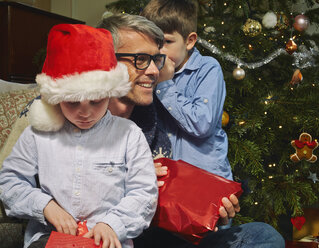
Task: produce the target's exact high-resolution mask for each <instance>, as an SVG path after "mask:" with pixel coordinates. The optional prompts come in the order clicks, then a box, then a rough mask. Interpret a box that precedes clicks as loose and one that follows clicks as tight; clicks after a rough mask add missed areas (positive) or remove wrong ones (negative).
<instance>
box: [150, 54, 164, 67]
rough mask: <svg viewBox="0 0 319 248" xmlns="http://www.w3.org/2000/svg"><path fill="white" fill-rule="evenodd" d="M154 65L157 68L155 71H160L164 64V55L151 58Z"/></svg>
mask: <svg viewBox="0 0 319 248" xmlns="http://www.w3.org/2000/svg"><path fill="white" fill-rule="evenodd" d="M153 60H154V63H155V65H156V67H157V69H159V70H160V69H162V68H163V66H164V63H165V55H164V54H156V55H155V56H154V57H153Z"/></svg>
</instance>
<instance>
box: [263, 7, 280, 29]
mask: <svg viewBox="0 0 319 248" xmlns="http://www.w3.org/2000/svg"><path fill="white" fill-rule="evenodd" d="M262 24H263V25H264V27H265V28H274V27H275V26H276V24H277V15H276V14H275V13H274V12H273V11H268V12H267V13H266V14H265V15H264V17H263V20H262Z"/></svg>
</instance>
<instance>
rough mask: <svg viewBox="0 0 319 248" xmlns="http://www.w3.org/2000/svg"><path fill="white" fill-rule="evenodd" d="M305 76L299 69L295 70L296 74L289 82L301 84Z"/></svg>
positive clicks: (292, 84)
mask: <svg viewBox="0 0 319 248" xmlns="http://www.w3.org/2000/svg"><path fill="white" fill-rule="evenodd" d="M302 79H303V77H302V74H301V72H300V70H299V69H297V70H295V72H294V74H293V75H292V78H291V81H290V82H289V84H290V85H291V86H295V85H299V83H301V81H302Z"/></svg>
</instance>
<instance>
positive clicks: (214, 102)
mask: <svg viewBox="0 0 319 248" xmlns="http://www.w3.org/2000/svg"><path fill="white" fill-rule="evenodd" d="M155 94H156V96H157V97H158V99H159V100H160V102H161V103H162V104H163V106H164V107H165V109H166V110H165V111H161V113H159V120H160V121H162V123H161V125H162V126H163V129H164V130H165V131H166V132H167V134H168V136H169V139H170V141H171V143H172V156H173V159H175V160H178V159H182V160H184V161H186V162H188V163H190V164H193V165H195V166H197V167H200V168H202V169H204V170H207V171H210V172H212V173H215V174H217V175H220V176H223V177H225V178H227V179H232V172H231V167H230V164H229V162H228V159H227V152H228V139H227V134H226V132H225V131H224V130H223V129H222V126H221V121H222V114H223V105H224V101H225V96H226V89H225V82H224V77H223V73H222V69H221V67H220V65H219V63H218V62H217V60H215V59H214V58H212V57H207V56H202V55H201V54H200V53H199V51H198V50H197V49H196V48H195V49H194V51H193V53H192V55H191V56H190V58H189V59H188V61H187V63H186V64H185V65H184V67H183V68H182V69H181V70H180V71H178V72H177V73H175V76H174V78H173V79H172V80H168V81H165V82H162V83H159V84H158V85H157V87H156V90H155ZM159 109H160V108H159Z"/></svg>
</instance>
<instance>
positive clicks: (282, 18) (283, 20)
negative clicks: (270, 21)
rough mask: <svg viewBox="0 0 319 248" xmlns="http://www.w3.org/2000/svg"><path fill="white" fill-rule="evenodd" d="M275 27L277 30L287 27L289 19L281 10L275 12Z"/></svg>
mask: <svg viewBox="0 0 319 248" xmlns="http://www.w3.org/2000/svg"><path fill="white" fill-rule="evenodd" d="M275 27H276V29H277V30H283V29H287V28H288V27H289V19H288V17H287V16H286V15H285V14H284V13H283V12H280V13H277V24H276V26H275Z"/></svg>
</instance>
